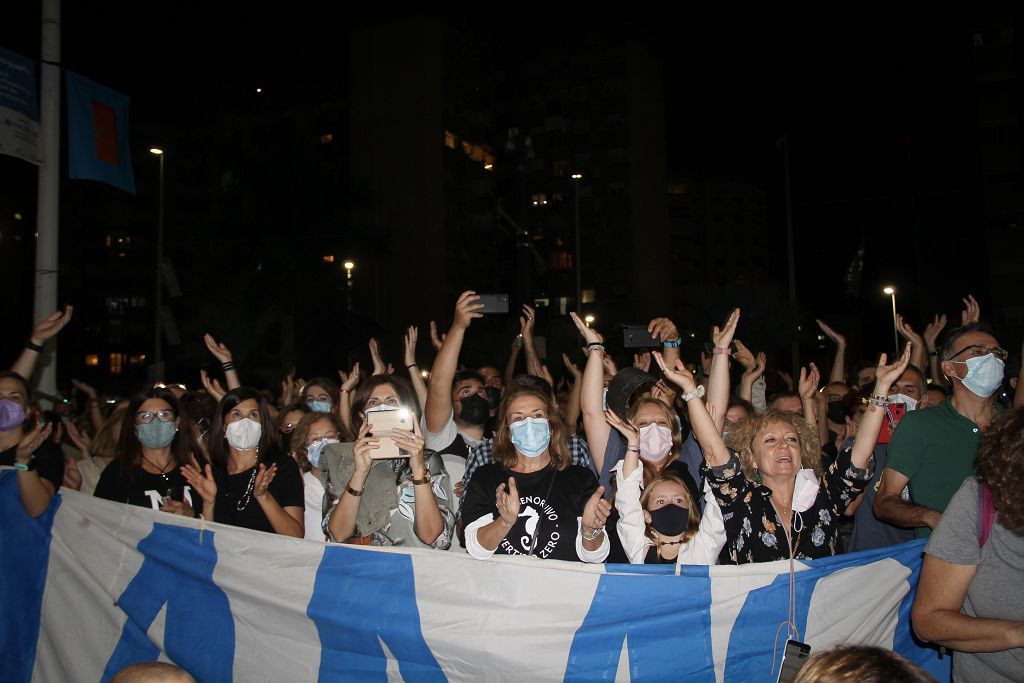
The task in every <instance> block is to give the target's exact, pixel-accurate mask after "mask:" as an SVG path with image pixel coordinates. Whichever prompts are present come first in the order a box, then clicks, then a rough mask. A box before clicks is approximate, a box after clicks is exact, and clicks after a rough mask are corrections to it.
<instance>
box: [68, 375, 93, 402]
mask: <svg viewBox="0 0 1024 683" xmlns="http://www.w3.org/2000/svg"><path fill="white" fill-rule="evenodd" d="M71 386H73V387H74V388H75V389H78V390H79V391H81V392H82V393H83V394H85V395H86V396H87V397H89V400H91V401H95V400H96V390H95V389H93V388H92V387H91V386H89V385H88V384H86V383H85V382H82V381H80V380H77V379H73V380H71Z"/></svg>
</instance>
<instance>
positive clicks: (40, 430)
mask: <svg viewBox="0 0 1024 683" xmlns="http://www.w3.org/2000/svg"><path fill="white" fill-rule="evenodd" d="M52 431H53V423H52V422H47V423H46V424H45V425H44V424H43V423H42V422H40V423H38V424H37V425H36V426H35V429H33V430H32V431H30V432H28V433H27V434H25V436H23V437H21V441H19V442H18V448H17V450H15V451H14V454H15V457H16V458H17V460H18V462H27V461H28V459H29V458H31V457H32V454H33V453H35V452H36V451H37V450H39V447H40V446H42V445H43V442H44V441H46V440H47V439H48V438H50V433H51V432H52Z"/></svg>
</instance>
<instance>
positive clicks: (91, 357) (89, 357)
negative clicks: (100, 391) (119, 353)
mask: <svg viewBox="0 0 1024 683" xmlns="http://www.w3.org/2000/svg"><path fill="white" fill-rule="evenodd" d="M85 364H86V365H87V366H88V367H90V368H95V367H97V366H98V365H99V364H100V357H99V356H98V355H97V354H95V353H87V354H86V355H85Z"/></svg>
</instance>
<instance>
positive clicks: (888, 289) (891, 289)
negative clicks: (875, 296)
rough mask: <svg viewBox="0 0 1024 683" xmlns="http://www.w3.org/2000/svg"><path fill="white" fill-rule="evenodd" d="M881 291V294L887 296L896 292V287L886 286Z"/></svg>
mask: <svg viewBox="0 0 1024 683" xmlns="http://www.w3.org/2000/svg"><path fill="white" fill-rule="evenodd" d="M882 293H883V294H888V295H889V296H892V295H893V294H895V293H896V288H895V287H886V288H885V289H883V290H882Z"/></svg>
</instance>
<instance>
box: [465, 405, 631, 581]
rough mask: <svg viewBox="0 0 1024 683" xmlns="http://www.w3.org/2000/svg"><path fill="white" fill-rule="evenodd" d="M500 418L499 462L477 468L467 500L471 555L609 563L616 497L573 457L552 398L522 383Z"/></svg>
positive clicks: (496, 430)
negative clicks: (608, 523) (608, 524)
mask: <svg viewBox="0 0 1024 683" xmlns="http://www.w3.org/2000/svg"><path fill="white" fill-rule="evenodd" d="M497 417H498V420H497V424H496V426H495V428H494V447H493V448H494V462H493V463H490V464H488V465H484V466H482V467H480V468H478V469H477V470H476V472H474V473H473V478H472V479H471V480H470V482H469V486H468V487H467V489H466V497H465V501H464V502H463V505H462V518H463V519H465V520H466V521H467V522H468V524H467V526H466V549H467V550H468V551H469V554H470V555H472V556H473V557H476V558H479V559H486V558H489V557H491V556H492V555H494V554H499V555H526V556H534V557H539V558H541V559H557V560H574V561H582V562H603V561H604V560H605V558H606V557H607V556H608V548H609V544H608V534H607V533H606V532H605V528H604V526H605V522H606V521H607V520H608V515H609V514H610V513H611V504H610V503H609V502H608V501H607V500H603V499H602V498H601V495H602V494H603V493H604V487H599V486H598V485H597V477H595V476H594V473H593V471H592V470H589V469H587V468H585V467H580V466H578V465H572V464H570V463H571V459H570V457H569V451H568V448H567V447H566V435H565V431H566V430H565V425H564V424H563V423H562V420H561V418H559V415H558V410H557V408H556V406H555V404H554V401H553V400H552V397H551V396H550V395H548V394H547V393H546V392H544V391H543V390H541V389H539V388H537V387H534V386H525V385H521V386H519V387H517V388H515V389H513V390H511V391H509V392H508V393H507V394H505V397H504V398H503V399H502V401H501V404H500V405H499V406H498V415H497Z"/></svg>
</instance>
